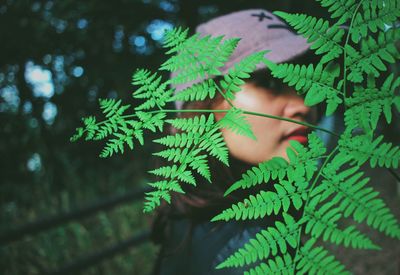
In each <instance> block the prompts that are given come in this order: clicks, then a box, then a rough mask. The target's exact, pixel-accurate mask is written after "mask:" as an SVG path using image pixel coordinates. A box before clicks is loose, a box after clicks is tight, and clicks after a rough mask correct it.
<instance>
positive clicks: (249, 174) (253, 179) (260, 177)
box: [224, 157, 289, 196]
mask: <svg viewBox="0 0 400 275" xmlns="http://www.w3.org/2000/svg"><path fill="white" fill-rule="evenodd" d="M288 165H289V163H288V162H287V161H286V160H285V159H284V158H282V157H273V158H272V159H270V160H268V161H265V162H261V163H260V164H259V165H258V166H257V167H256V166H254V167H252V168H251V169H249V170H247V171H246V172H245V173H244V174H242V179H240V180H238V181H237V182H235V183H234V184H232V185H231V186H230V187H229V188H228V190H226V192H225V194H224V196H227V195H228V194H230V193H232V192H233V191H235V190H237V189H240V188H242V189H246V188H250V187H252V186H255V185H257V184H261V183H263V182H265V183H267V182H268V181H269V179H270V178H271V179H273V180H274V179H277V178H278V179H283V178H284V177H285V176H286V168H287V167H288Z"/></svg>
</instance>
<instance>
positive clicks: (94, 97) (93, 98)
mask: <svg viewBox="0 0 400 275" xmlns="http://www.w3.org/2000/svg"><path fill="white" fill-rule="evenodd" d="M98 91H99V89H98V87H97V86H92V87H91V88H90V89H89V92H88V94H87V96H88V100H89V101H90V102H96V100H97V94H98Z"/></svg>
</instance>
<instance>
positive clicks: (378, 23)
mask: <svg viewBox="0 0 400 275" xmlns="http://www.w3.org/2000/svg"><path fill="white" fill-rule="evenodd" d="M379 2H380V3H379ZM383 3H384V4H383ZM363 10H364V12H363V13H357V14H356V16H355V18H354V22H353V25H352V28H351V32H350V34H351V39H352V41H353V42H354V43H358V42H359V41H360V39H361V38H365V37H367V35H368V30H369V31H371V32H373V33H375V32H377V30H378V29H380V30H382V31H385V29H386V26H385V25H388V24H391V23H392V22H395V21H396V19H397V17H399V16H400V7H399V3H398V2H397V1H384V2H383V1H365V2H363Z"/></svg>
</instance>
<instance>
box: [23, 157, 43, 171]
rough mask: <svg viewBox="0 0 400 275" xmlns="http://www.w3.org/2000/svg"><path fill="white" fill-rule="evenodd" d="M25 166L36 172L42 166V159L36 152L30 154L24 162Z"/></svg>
mask: <svg viewBox="0 0 400 275" xmlns="http://www.w3.org/2000/svg"><path fill="white" fill-rule="evenodd" d="M26 168H28V170H29V171H31V172H38V171H40V169H41V168H42V160H41V158H40V155H39V154H38V153H34V154H32V156H31V157H30V158H29V159H28V161H27V162H26Z"/></svg>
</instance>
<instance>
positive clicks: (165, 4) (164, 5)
mask: <svg viewBox="0 0 400 275" xmlns="http://www.w3.org/2000/svg"><path fill="white" fill-rule="evenodd" d="M159 6H160V8H161V9H163V10H164V11H166V12H174V11H177V8H176V6H175V5H174V4H173V3H171V2H170V1H160V3H159Z"/></svg>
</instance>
